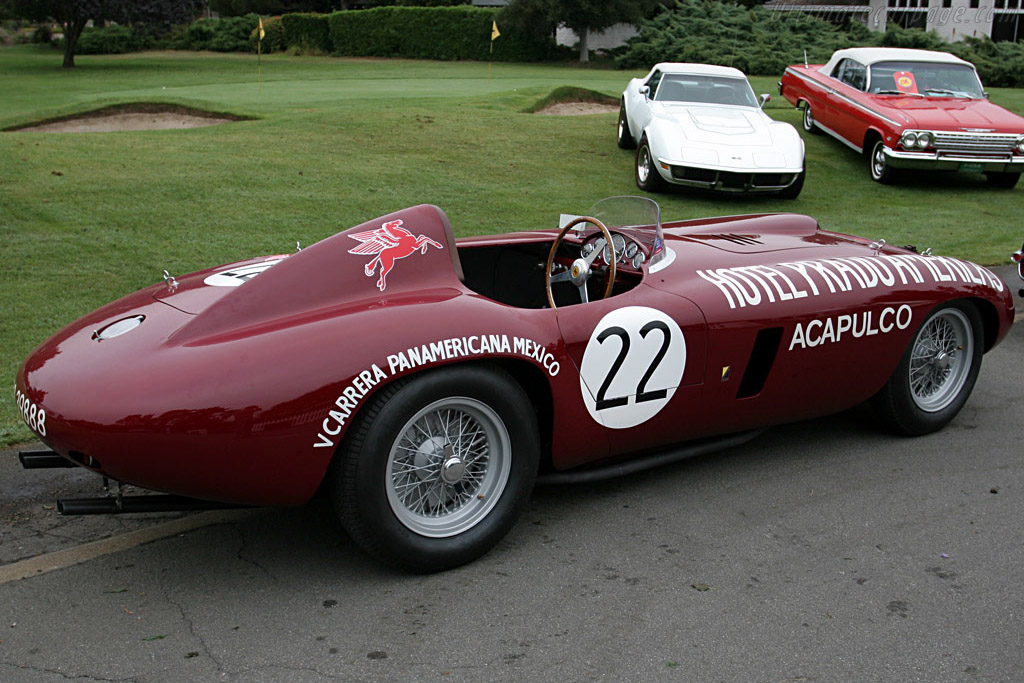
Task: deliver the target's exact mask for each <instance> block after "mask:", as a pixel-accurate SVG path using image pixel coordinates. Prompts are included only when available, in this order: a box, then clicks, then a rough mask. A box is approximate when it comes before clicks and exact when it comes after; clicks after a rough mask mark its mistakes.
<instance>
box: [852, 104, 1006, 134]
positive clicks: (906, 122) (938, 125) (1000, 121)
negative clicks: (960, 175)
mask: <svg viewBox="0 0 1024 683" xmlns="http://www.w3.org/2000/svg"><path fill="white" fill-rule="evenodd" d="M871 102H872V106H873V108H875V109H876V110H877V111H878V112H879V113H880V114H883V115H884V116H886V117H887V118H890V119H892V120H893V121H898V122H899V123H901V124H902V125H903V126H905V127H908V128H922V129H925V130H952V131H959V130H963V131H968V130H974V131H977V132H981V131H984V132H993V133H1024V118H1022V117H1020V116H1018V115H1016V114H1014V113H1012V112H1009V111H1007V110H1006V109H1003V108H1002V107H1000V106H999V105H996V104H992V103H991V102H989V101H988V100H974V99H965V98H947V97H941V98H940V97H906V96H902V95H873V96H872V97H871Z"/></svg>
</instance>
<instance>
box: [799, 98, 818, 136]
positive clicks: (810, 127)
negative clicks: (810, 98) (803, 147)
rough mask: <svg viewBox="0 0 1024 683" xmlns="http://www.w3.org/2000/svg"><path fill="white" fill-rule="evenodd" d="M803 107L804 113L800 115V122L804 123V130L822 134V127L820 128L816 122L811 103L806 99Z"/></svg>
mask: <svg viewBox="0 0 1024 683" xmlns="http://www.w3.org/2000/svg"><path fill="white" fill-rule="evenodd" d="M802 108H803V111H804V115H803V116H802V117H800V122H801V123H802V124H803V128H804V130H805V131H807V132H808V133H811V134H813V135H820V134H821V128H818V126H817V125H816V124H815V123H814V112H812V111H811V103H810V102H807V101H806V100H805V101H804V106H803V107H802Z"/></svg>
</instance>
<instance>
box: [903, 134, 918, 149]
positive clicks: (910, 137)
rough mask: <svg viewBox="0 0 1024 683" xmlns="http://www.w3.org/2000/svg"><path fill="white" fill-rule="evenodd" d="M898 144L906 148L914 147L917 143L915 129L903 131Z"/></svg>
mask: <svg viewBox="0 0 1024 683" xmlns="http://www.w3.org/2000/svg"><path fill="white" fill-rule="evenodd" d="M900 144H901V145H903V146H904V147H906V148H908V149H909V148H911V147H914V146H915V145H916V144H917V131H914V130H905V131H903V134H902V135H900Z"/></svg>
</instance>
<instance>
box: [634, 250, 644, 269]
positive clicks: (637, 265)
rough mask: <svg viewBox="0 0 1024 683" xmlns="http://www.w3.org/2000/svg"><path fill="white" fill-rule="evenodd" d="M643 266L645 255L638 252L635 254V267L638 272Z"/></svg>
mask: <svg viewBox="0 0 1024 683" xmlns="http://www.w3.org/2000/svg"><path fill="white" fill-rule="evenodd" d="M643 264H644V253H643V252H642V251H638V252H637V253H635V254H633V267H634V268H636V269H637V270H640V266H642V265H643Z"/></svg>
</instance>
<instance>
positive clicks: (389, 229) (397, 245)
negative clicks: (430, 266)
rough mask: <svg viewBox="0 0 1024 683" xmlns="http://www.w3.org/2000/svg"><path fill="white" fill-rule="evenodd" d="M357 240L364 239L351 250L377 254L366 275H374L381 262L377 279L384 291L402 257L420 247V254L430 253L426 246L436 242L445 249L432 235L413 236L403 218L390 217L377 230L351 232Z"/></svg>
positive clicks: (437, 245)
mask: <svg viewBox="0 0 1024 683" xmlns="http://www.w3.org/2000/svg"><path fill="white" fill-rule="evenodd" d="M349 237H351V238H352V239H354V240H357V241H359V242H361V243H362V244H360V245H359V246H358V247H354V248H352V249H349V250H348V253H350V254H357V255H358V254H376V256H375V257H374V259H373V260H372V261H370V262H369V263H367V264H366V266H365V267H364V268H363V271H364V272H365V273H366V276H367V277H373V273H374V271H376V269H377V266H378V265H379V266H380V279H378V280H377V289H379V290H380V291H382V292H383V291H384V288H385V287H387V282H386V280H385V278H387V275H388V273H390V272H391V269H392V268H394V267H395V261H397V260H398V259H403V258H405V257H406V256H409V255H411V254H413V253H414V252H415V251H416V250H419V252H420V253H421V254H426V253H427V247H430V246H433V247H437V248H438V249H444V247H443V246H441V245H440V244H438V243H437V242H435V241H434V240H432V239H430V238H429V237H427V236H426V235H420V236H419V237H414V236H413V234H412V233H411V232H409V231H408V230H406V229H405V228H403V227H402V221H401V220H397V221H391V222H389V223H385V224H384V225H382V226H380V227H379V228H377V229H376V230H367V231H366V232H357V233H356V234H354V235H349Z"/></svg>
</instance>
